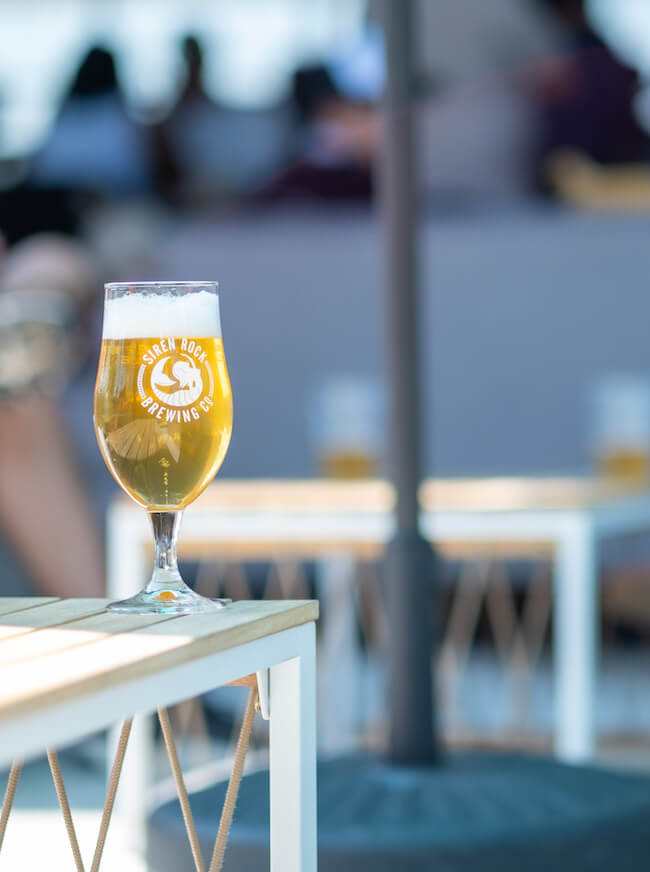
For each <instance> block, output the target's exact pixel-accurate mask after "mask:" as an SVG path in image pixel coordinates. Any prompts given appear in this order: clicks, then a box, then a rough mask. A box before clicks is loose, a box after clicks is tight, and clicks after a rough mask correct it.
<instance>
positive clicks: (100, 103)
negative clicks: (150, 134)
mask: <svg viewBox="0 0 650 872" xmlns="http://www.w3.org/2000/svg"><path fill="white" fill-rule="evenodd" d="M29 182H30V184H31V186H32V187H36V188H45V189H47V188H58V189H61V188H63V189H66V190H72V191H88V192H93V193H95V194H98V195H100V196H103V197H118V196H126V195H137V194H142V193H146V192H148V191H149V189H150V186H151V157H150V151H149V146H148V140H147V135H146V133H145V131H144V129H142V128H141V127H139V125H137V124H136V123H135V122H134V121H133V120H132V119H131V118H130V116H129V113H128V111H127V108H126V105H125V100H124V97H123V94H122V92H121V90H120V87H119V82H118V78H117V72H116V69H115V59H114V57H113V55H112V53H111V52H110V51H109V50H108V49H106V48H104V47H101V46H94V47H93V48H91V49H90V50H89V51H88V53H87V54H86V55H85V57H84V59H83V60H82V62H81V65H80V67H79V69H78V71H77V73H76V75H75V77H74V79H73V81H72V84H71V85H70V88H69V90H68V93H67V95H66V96H65V98H64V99H63V102H62V105H61V109H60V111H59V114H58V117H57V118H56V120H55V122H54V126H53V128H52V130H51V132H50V134H49V136H48V137H47V139H46V140H45V142H44V143H43V144H42V145H41V147H40V149H39V150H38V151H37V152H36V154H35V155H34V157H33V159H32V163H31V170H30V174H29Z"/></svg>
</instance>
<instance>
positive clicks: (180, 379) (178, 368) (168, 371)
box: [151, 354, 203, 408]
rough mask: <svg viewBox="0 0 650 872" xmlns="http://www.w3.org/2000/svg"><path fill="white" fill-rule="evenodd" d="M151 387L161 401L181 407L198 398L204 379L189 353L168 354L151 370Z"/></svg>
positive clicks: (201, 391)
mask: <svg viewBox="0 0 650 872" xmlns="http://www.w3.org/2000/svg"><path fill="white" fill-rule="evenodd" d="M179 357H180V358H181V359H179ZM151 389H152V391H153V392H154V394H155V395H156V398H157V399H158V400H159V402H160V403H163V404H164V405H167V406H173V407H174V408H180V407H182V406H190V405H191V404H192V403H194V402H196V400H198V398H199V397H200V396H201V394H202V393H203V379H202V378H201V372H200V371H199V370H198V369H197V367H196V366H195V365H194V361H193V360H192V358H191V357H190V355H189V354H180V355H176V354H175V355H170V354H168V355H166V356H165V357H161V358H160V360H158V362H157V363H156V365H155V366H154V368H153V370H152V371H151Z"/></svg>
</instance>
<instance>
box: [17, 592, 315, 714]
mask: <svg viewBox="0 0 650 872" xmlns="http://www.w3.org/2000/svg"><path fill="white" fill-rule="evenodd" d="M95 602H96V603H97V604H98V606H99V607H100V608H102V607H103V606H105V604H106V603H107V602H108V600H96V601H95ZM118 617H120V618H121V621H120V622H118V626H119V627H120V628H122V631H121V632H120V631H115V630H113V631H112V632H110V633H106V634H98V635H97V639H96V640H95V641H93V640H89V639H87V640H86V642H85V644H84V645H83V650H79V649H78V648H77V647H73V648H67V649H65V650H63V651H58V652H57V653H53V654H46V655H44V656H43V657H39V656H36V657H34V658H31V659H28V660H21V661H19V662H17V663H15V662H11V663H9V664H5V665H3V666H1V667H0V687H1V688H2V694H1V697H0V722H1V721H2V720H4V719H8V718H12V717H15V716H16V715H18V714H24V713H26V712H29V711H35V710H39V709H40V710H42V709H43V708H47V707H48V706H50V705H54V704H56V703H58V702H62V701H64V700H70V699H74V698H78V697H83V696H84V695H86V694H88V693H92V692H93V691H95V690H100V689H104V688H106V687H109V686H115V685H119V684H122V683H125V682H128V681H130V680H133V679H135V678H140V677H142V676H145V675H153V674H156V673H159V672H163V671H165V670H166V669H169V668H171V667H174V666H176V665H180V664H182V663H188V662H191V661H192V660H195V659H198V658H200V657H203V656H206V655H208V654H212V653H216V652H218V651H225V650H227V649H229V648H233V647H236V646H237V645H243V644H245V643H247V642H252V641H254V640H256V639H260V638H263V637H264V636H268V635H271V634H272V633H277V632H280V631H282V630H287V629H290V628H291V627H295V626H299V625H301V624H304V623H307V622H308V621H313V620H315V619H316V618H317V617H318V603H317V602H313V601H308V600H307V601H306V600H301V601H261V600H256V601H253V602H239V603H234V604H233V605H232V606H229V607H228V608H227V609H224V610H223V612H219V613H218V614H217V615H214V614H207V615H182V616H178V617H171V618H167V619H164V620H163V619H160V620H157V621H155V622H154V623H152V625H151V626H146V627H140V628H138V629H134V630H133V631H132V632H130V628H131V627H133V622H134V621H135V620H137V618H136V616H129V615H121V616H118ZM69 630H70V626H69V625H68V626H65V628H64V631H65V633H66V635H67V633H68V631H69ZM2 644H3V643H1V642H0V652H1V651H2Z"/></svg>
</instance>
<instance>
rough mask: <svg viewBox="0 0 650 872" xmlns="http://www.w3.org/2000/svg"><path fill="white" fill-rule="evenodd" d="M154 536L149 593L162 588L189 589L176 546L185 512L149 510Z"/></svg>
mask: <svg viewBox="0 0 650 872" xmlns="http://www.w3.org/2000/svg"><path fill="white" fill-rule="evenodd" d="M148 514H149V520H150V521H151V528H152V530H153V538H154V545H155V551H154V563H153V574H152V576H151V580H150V581H149V584H148V585H147V588H146V590H147V593H152V592H154V591H158V590H161V589H163V588H165V589H166V590H170V589H171V590H187V585H186V584H185V582H184V581H183V579H182V578H181V574H180V572H179V571H178V559H177V556H176V546H177V544H178V531H179V529H180V526H181V520H182V518H183V512H182V511H180V512H149V513H148Z"/></svg>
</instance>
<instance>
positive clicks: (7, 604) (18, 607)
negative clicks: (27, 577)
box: [0, 596, 60, 615]
mask: <svg viewBox="0 0 650 872" xmlns="http://www.w3.org/2000/svg"><path fill="white" fill-rule="evenodd" d="M59 599H60V598H59V597H56V596H3V597H0V615H9V614H11V613H12V612H22V611H25V610H26V609H35V608H37V607H38V606H43V605H45V604H46V603H56V602H59Z"/></svg>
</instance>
